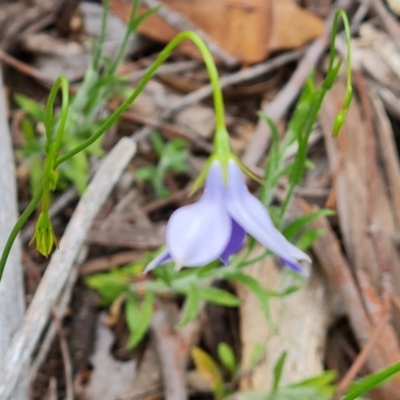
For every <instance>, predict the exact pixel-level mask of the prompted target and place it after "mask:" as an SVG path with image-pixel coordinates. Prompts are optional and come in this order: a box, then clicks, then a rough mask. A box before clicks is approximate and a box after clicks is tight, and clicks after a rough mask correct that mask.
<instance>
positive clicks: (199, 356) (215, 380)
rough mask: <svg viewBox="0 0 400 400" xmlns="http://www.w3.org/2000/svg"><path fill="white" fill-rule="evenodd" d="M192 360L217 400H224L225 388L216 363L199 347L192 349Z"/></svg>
mask: <svg viewBox="0 0 400 400" xmlns="http://www.w3.org/2000/svg"><path fill="white" fill-rule="evenodd" d="M192 358H193V361H194V364H195V366H196V370H197V372H198V373H199V374H200V375H201V376H202V377H203V379H205V380H206V381H207V382H208V383H209V385H210V386H211V388H212V389H213V392H214V394H215V396H216V398H217V399H218V400H220V399H222V398H223V396H224V386H223V381H222V376H221V373H220V371H219V369H218V365H217V364H216V362H215V361H214V360H213V359H212V358H211V356H210V355H208V354H207V353H206V352H205V351H204V350H202V349H200V348H199V347H194V348H193V349H192Z"/></svg>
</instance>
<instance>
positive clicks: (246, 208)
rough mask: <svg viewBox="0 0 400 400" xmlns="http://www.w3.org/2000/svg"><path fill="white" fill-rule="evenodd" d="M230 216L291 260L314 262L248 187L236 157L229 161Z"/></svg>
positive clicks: (252, 234) (267, 245)
mask: <svg viewBox="0 0 400 400" xmlns="http://www.w3.org/2000/svg"><path fill="white" fill-rule="evenodd" d="M226 201H227V209H228V213H229V215H230V216H231V217H232V218H233V219H235V220H236V222H237V223H238V224H239V225H240V226H241V227H243V228H244V229H245V230H246V231H247V232H248V233H249V234H250V235H251V236H253V237H254V238H255V239H256V240H257V241H259V242H260V243H261V244H263V245H264V246H265V247H267V248H268V249H270V250H271V251H272V252H274V253H275V254H277V255H278V256H279V257H281V258H283V259H285V260H287V261H288V263H289V262H290V263H293V264H296V265H297V264H298V263H297V260H305V261H307V262H310V263H311V259H310V257H308V255H307V254H305V253H304V252H302V251H301V250H299V249H298V248H297V247H295V246H294V245H292V244H291V243H290V242H289V241H288V240H286V238H285V237H284V236H283V235H282V233H281V232H279V230H278V229H276V228H275V226H274V224H273V222H272V220H271V217H270V216H269V214H268V211H267V210H266V208H265V207H264V205H263V204H262V203H261V202H260V201H259V200H258V199H257V198H256V197H254V196H253V195H252V194H251V193H250V192H249V190H248V188H247V186H246V184H245V182H244V178H243V174H242V171H241V170H240V168H239V166H238V165H237V163H236V162H235V161H233V160H230V161H229V164H228V191H227V196H226Z"/></svg>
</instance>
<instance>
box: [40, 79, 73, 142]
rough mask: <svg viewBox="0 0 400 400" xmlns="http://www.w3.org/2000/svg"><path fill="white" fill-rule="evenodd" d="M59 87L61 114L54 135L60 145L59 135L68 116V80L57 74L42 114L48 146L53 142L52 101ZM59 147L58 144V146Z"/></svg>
mask: <svg viewBox="0 0 400 400" xmlns="http://www.w3.org/2000/svg"><path fill="white" fill-rule="evenodd" d="M60 87H61V96H62V103H61V116H60V123H59V126H58V129H57V135H56V142H57V143H59V145H61V137H60V136H62V134H63V132H64V129H65V124H66V121H67V118H68V105H69V104H68V103H69V88H68V81H67V78H66V77H65V76H59V77H58V78H57V80H56V81H55V82H54V84H53V86H52V88H51V90H50V94H49V97H48V99H47V103H46V109H45V114H44V115H45V116H44V125H45V128H46V139H47V146H48V147H49V146H50V144H51V143H52V142H53V119H54V117H53V116H54V102H55V100H56V96H57V93H58V90H59V89H60ZM58 147H59V146H58Z"/></svg>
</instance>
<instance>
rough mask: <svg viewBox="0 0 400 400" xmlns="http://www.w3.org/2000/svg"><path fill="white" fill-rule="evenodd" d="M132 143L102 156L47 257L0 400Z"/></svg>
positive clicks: (0, 378)
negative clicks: (55, 247) (61, 234)
mask: <svg viewBox="0 0 400 400" xmlns="http://www.w3.org/2000/svg"><path fill="white" fill-rule="evenodd" d="M135 151H136V145H135V143H134V142H133V141H132V140H130V139H128V138H123V139H121V140H120V141H119V143H118V144H117V145H116V146H115V147H114V148H113V150H112V151H111V152H110V153H109V154H108V155H107V156H106V158H105V160H104V161H103V162H102V164H101V166H100V168H99V170H98V171H97V173H96V175H95V176H94V178H93V180H92V182H91V183H90V185H89V187H88V189H87V191H86V192H85V194H84V195H83V197H82V199H81V201H80V202H79V204H78V206H77V208H76V210H75V212H74V215H73V217H72V218H71V220H70V222H69V224H68V226H67V229H66V231H65V233H64V236H63V237H62V239H61V241H60V248H59V250H57V251H56V252H55V253H54V255H53V256H52V258H51V261H50V263H49V265H48V267H47V269H46V272H45V273H44V275H43V278H42V280H41V282H40V285H39V287H38V289H37V291H36V293H35V296H34V297H33V300H32V303H31V305H30V307H29V309H28V311H27V313H26V315H25V318H24V320H23V322H22V324H21V326H20V329H19V330H18V332H17V333H16V334H15V336H14V339H13V341H12V342H11V345H10V347H9V349H8V351H7V353H6V355H5V358H4V365H3V366H2V369H1V370H0V400H6V399H7V398H8V396H9V394H10V388H12V387H13V386H14V384H15V382H16V380H17V379H18V376H19V374H20V371H21V369H22V367H23V365H24V364H25V363H27V362H28V360H29V359H30V357H31V356H32V353H33V351H34V349H35V347H36V345H37V343H38V341H39V339H40V336H41V333H42V331H43V329H44V327H45V326H46V324H47V321H48V319H49V316H50V312H51V309H52V307H53V306H54V304H55V302H56V301H57V299H58V297H59V295H60V293H61V292H62V290H63V288H64V286H65V284H66V282H67V280H68V277H69V275H70V274H71V273H72V272H73V266H74V263H75V260H76V257H77V254H78V253H79V251H80V249H81V247H82V245H83V243H84V240H85V238H86V234H87V232H88V231H89V228H90V226H91V224H92V222H93V220H94V218H95V216H96V214H97V212H98V211H99V209H100V207H101V205H102V204H103V202H104V200H105V199H106V198H107V196H108V195H109V193H110V192H111V190H112V188H113V187H114V185H115V183H116V182H117V181H118V179H119V177H120V175H121V173H122V171H123V170H124V169H125V167H126V165H127V164H128V162H129V161H130V159H131V158H132V156H133V155H134V154H135Z"/></svg>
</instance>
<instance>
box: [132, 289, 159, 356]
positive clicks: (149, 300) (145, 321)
mask: <svg viewBox="0 0 400 400" xmlns="http://www.w3.org/2000/svg"><path fill="white" fill-rule="evenodd" d="M153 305H154V293H153V292H152V291H150V290H148V291H147V292H146V294H145V296H144V299H143V303H142V306H141V308H140V311H138V308H137V302H136V299H135V298H134V297H133V296H131V297H130V298H129V299H128V300H127V305H126V317H127V323H128V327H129V330H130V333H131V334H130V336H129V340H128V343H127V345H126V347H127V348H128V349H133V348H134V347H135V346H136V345H137V344H138V343H139V342H140V341H141V340H142V339H143V336H144V335H145V334H146V332H147V329H148V327H149V325H150V321H151V316H152V313H153Z"/></svg>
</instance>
